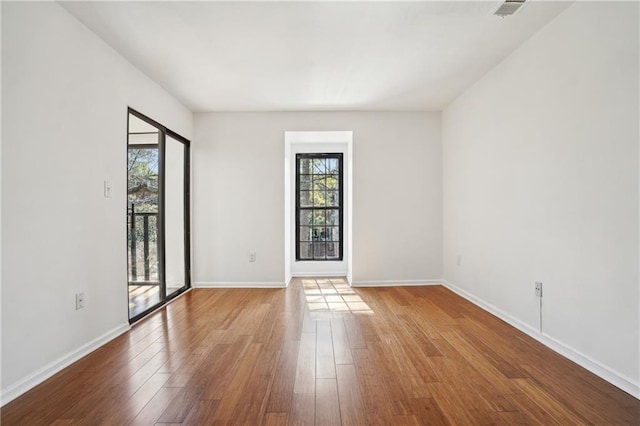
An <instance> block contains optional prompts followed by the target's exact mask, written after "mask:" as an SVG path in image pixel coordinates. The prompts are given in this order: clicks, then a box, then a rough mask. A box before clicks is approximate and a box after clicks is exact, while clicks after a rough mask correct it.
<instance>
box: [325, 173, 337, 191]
mask: <svg viewBox="0 0 640 426" xmlns="http://www.w3.org/2000/svg"><path fill="white" fill-rule="evenodd" d="M326 187H327V189H333V190H336V189H338V178H337V177H335V176H327V179H326Z"/></svg>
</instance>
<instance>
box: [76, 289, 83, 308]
mask: <svg viewBox="0 0 640 426" xmlns="http://www.w3.org/2000/svg"><path fill="white" fill-rule="evenodd" d="M82 308H84V293H76V311H77V310H78V309H82Z"/></svg>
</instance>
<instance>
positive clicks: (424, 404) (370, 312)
mask: <svg viewBox="0 0 640 426" xmlns="http://www.w3.org/2000/svg"><path fill="white" fill-rule="evenodd" d="M639 421H640V401H638V400H637V399H635V398H633V397H632V396H630V395H628V394H626V393H624V392H622V391H621V390H619V389H617V388H615V387H614V386H612V385H610V384H608V383H607V382H605V381H603V380H602V379H600V378H598V377H596V376H595V375H593V374H591V373H589V372H588V371H586V370H584V369H582V368H581V367H579V366H577V365H576V364H574V363H572V362H571V361H568V360H567V359H565V358H563V357H561V356H560V355H557V354H556V353H554V352H553V351H551V350H549V349H547V348H545V347H544V346H542V345H541V344H539V343H537V342H536V341H534V340H533V339H531V338H529V337H528V336H526V335H524V334H522V333H520V332H519V331H517V330H515V329H514V328H512V327H510V326H508V325H506V324H505V323H503V322H502V321H500V320H498V319H497V318H495V317H493V316H492V315H490V314H488V313H486V312H484V311H483V310H481V309H479V308H477V307H476V306H474V305H472V304H470V303H469V302H467V301H465V300H464V299H462V298H460V297H458V296H457V295H455V294H453V293H452V292H450V291H449V290H447V289H445V288H444V287H441V286H430V287H394V288H359V289H351V288H349V287H348V286H347V284H346V283H345V282H344V281H343V280H340V279H338V280H335V279H331V280H328V279H325V280H321V279H318V280H313V279H304V280H296V281H294V282H293V283H292V285H291V286H290V287H289V288H287V289H234V290H231V289H225V290H210V289H196V290H193V291H191V292H189V293H187V294H185V295H183V296H182V297H180V298H179V299H177V300H176V301H174V302H173V303H171V304H169V305H168V306H167V307H166V308H165V309H163V310H161V311H159V312H157V313H154V314H152V315H151V316H150V317H149V318H147V319H146V320H143V321H142V322H141V323H139V324H137V325H136V326H135V327H134V328H133V329H132V330H131V331H130V332H128V333H126V334H125V335H122V336H120V337H119V338H117V339H115V340H113V341H112V342H110V343H108V344H107V345H105V346H103V347H102V348H100V349H98V350H96V351H95V352H93V353H92V354H90V355H89V356H87V357H85V358H83V359H81V360H80V361H78V362H77V363H75V364H74V365H72V366H70V367H69V368H67V369H65V370H63V371H61V372H60V373H58V374H57V375H55V376H54V377H52V378H51V379H49V380H47V381H46V382H45V383H43V384H41V385H39V386H37V387H36V388H34V389H32V390H31V391H29V392H28V393H26V394H24V395H23V396H21V397H20V398H18V399H16V400H14V401H12V402H10V403H9V404H7V405H6V406H5V407H3V408H2V424H3V425H14V424H15V425H38V424H56V425H63V424H86V425H95V424H194V425H206V424H229V423H233V424H247V425H254V424H268V425H280V424H282V425H284V424H318V425H339V424H351V425H359V424H380V425H410V424H454V425H464V424H476V425H477V424H563V425H564V424H589V423H591V424H599V425H604V424H607V425H608V424H639Z"/></svg>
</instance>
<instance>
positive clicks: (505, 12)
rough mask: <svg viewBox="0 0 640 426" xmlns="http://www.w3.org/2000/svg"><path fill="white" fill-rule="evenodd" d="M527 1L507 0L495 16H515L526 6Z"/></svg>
mask: <svg viewBox="0 0 640 426" xmlns="http://www.w3.org/2000/svg"><path fill="white" fill-rule="evenodd" d="M524 1H525V0H506V1H505V2H504V3H502V4H501V5H500V7H499V8H498V10H496V11H495V12H494V13H493V14H494V15H496V16H500V17H502V18H504V17H505V16H510V15H513V14H514V13H516V12H517V11H518V9H520V6H522V5H523V4H524Z"/></svg>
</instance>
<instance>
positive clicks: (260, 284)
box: [193, 281, 287, 288]
mask: <svg viewBox="0 0 640 426" xmlns="http://www.w3.org/2000/svg"><path fill="white" fill-rule="evenodd" d="M286 286H287V283H285V282H281V281H273V282H266V281H255V282H253V281H251V282H245V281H220V282H204V281H201V282H196V283H194V284H193V287H194V288H285V287H286Z"/></svg>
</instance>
